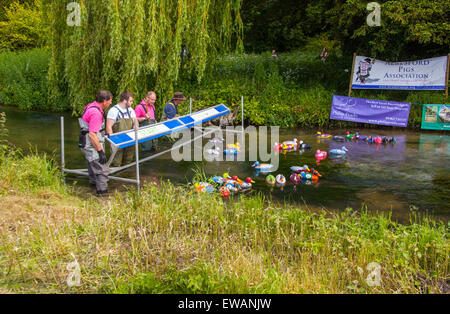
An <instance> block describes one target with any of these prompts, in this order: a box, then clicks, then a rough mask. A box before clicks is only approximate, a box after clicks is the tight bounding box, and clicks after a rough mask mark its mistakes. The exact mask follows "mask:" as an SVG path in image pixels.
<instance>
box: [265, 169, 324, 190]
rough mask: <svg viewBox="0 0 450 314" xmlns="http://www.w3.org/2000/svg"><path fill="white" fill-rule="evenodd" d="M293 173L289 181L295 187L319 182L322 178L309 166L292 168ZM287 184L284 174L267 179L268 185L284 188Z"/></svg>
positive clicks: (270, 176)
mask: <svg viewBox="0 0 450 314" xmlns="http://www.w3.org/2000/svg"><path fill="white" fill-rule="evenodd" d="M291 171H292V174H291V176H290V177H289V180H290V181H291V182H292V183H293V184H294V185H297V184H298V183H300V182H305V181H317V180H319V178H320V177H321V176H322V175H321V174H320V173H319V172H318V171H317V170H315V169H314V168H309V167H308V166H307V165H304V166H303V167H299V166H292V167H291ZM286 182H287V180H286V177H285V176H284V175H282V174H278V175H277V176H273V175H271V174H270V175H268V176H267V177H266V183H267V184H268V185H271V186H273V185H277V186H284V185H286Z"/></svg>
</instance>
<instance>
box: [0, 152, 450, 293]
mask: <svg viewBox="0 0 450 314" xmlns="http://www.w3.org/2000/svg"><path fill="white" fill-rule="evenodd" d="M88 192H89V191H86V190H81V189H75V188H73V187H69V186H66V185H65V184H64V179H63V177H62V176H61V174H60V172H59V171H58V169H57V168H56V166H55V164H54V163H53V162H52V160H51V159H49V158H48V157H45V156H37V155H36V154H28V155H27V156H22V154H21V153H20V152H17V151H12V150H11V149H9V148H8V147H6V146H2V149H1V154H0V202H1V204H2V206H0V219H1V220H0V274H1V275H0V293H425V292H435V293H439V292H448V291H447V290H445V289H448V285H447V284H446V280H448V279H449V269H448V262H449V261H448V258H449V248H450V246H449V241H448V231H449V226H447V225H444V224H442V223H439V222H435V221H433V220H431V219H427V218H423V217H422V218H418V217H412V218H411V223H410V224H408V225H401V224H398V223H396V222H394V221H392V220H391V219H390V217H389V216H387V215H375V214H368V213H366V212H364V211H355V210H352V209H345V210H343V211H342V213H340V214H331V213H327V212H326V211H323V213H322V214H320V213H313V212H312V211H310V210H309V209H308V207H306V206H305V207H292V206H289V205H286V206H278V205H277V206H276V205H274V204H272V203H271V202H270V200H267V199H265V198H264V196H262V195H253V196H242V197H240V198H239V199H237V200H235V201H228V202H224V201H223V200H222V199H221V198H220V197H218V196H211V195H197V194H194V193H192V191H191V190H190V189H189V187H184V186H175V185H173V184H171V183H170V182H165V183H160V185H155V184H148V185H146V186H144V187H143V188H142V191H141V194H140V195H139V196H138V195H137V194H136V192H135V191H133V190H130V191H128V192H126V193H120V194H119V193H117V194H115V195H114V196H111V197H109V198H101V199H98V198H96V197H94V196H91V194H90V193H88ZM75 261H76V263H77V264H78V265H79V267H80V268H79V269H80V271H79V273H80V285H79V286H72V287H70V286H69V285H68V284H67V279H68V278H74V277H72V276H71V275H73V274H74V271H76V268H74V267H75V266H74V265H76V264H74V262H75ZM371 263H378V265H379V268H378V266H377V265H376V264H371ZM373 265H375V267H374V266H373ZM378 270H379V273H378V272H377V271H378ZM75 278H76V277H75ZM378 283H379V284H378Z"/></svg>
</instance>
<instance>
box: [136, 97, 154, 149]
mask: <svg viewBox="0 0 450 314" xmlns="http://www.w3.org/2000/svg"><path fill="white" fill-rule="evenodd" d="M155 102H156V93H155V92H154V91H150V92H148V93H147V96H145V98H144V99H143V100H142V102H141V103H140V104H139V105H137V106H136V108H134V112H135V113H136V117H137V119H138V121H139V126H141V127H142V126H146V125H149V124H155V123H157V121H156V119H155ZM152 142H153V146H154V150H155V151H158V140H156V139H154V140H152V141H147V142H144V143H142V152H149V151H151V150H152Z"/></svg>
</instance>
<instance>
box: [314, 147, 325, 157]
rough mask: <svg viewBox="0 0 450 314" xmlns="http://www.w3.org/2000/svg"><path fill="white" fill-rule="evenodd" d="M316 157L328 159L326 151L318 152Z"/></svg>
mask: <svg viewBox="0 0 450 314" xmlns="http://www.w3.org/2000/svg"><path fill="white" fill-rule="evenodd" d="M315 156H316V159H325V158H327V152H326V151H324V150H320V149H318V150H317V151H316V155H315Z"/></svg>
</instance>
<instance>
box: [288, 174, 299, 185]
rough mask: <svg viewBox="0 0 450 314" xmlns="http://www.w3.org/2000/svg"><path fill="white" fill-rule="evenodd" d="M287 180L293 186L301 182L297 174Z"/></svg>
mask: <svg viewBox="0 0 450 314" xmlns="http://www.w3.org/2000/svg"><path fill="white" fill-rule="evenodd" d="M289 180H291V182H292V183H294V184H298V183H299V182H300V181H301V178H300V176H299V175H298V174H296V173H293V174H291V176H290V177H289Z"/></svg>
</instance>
